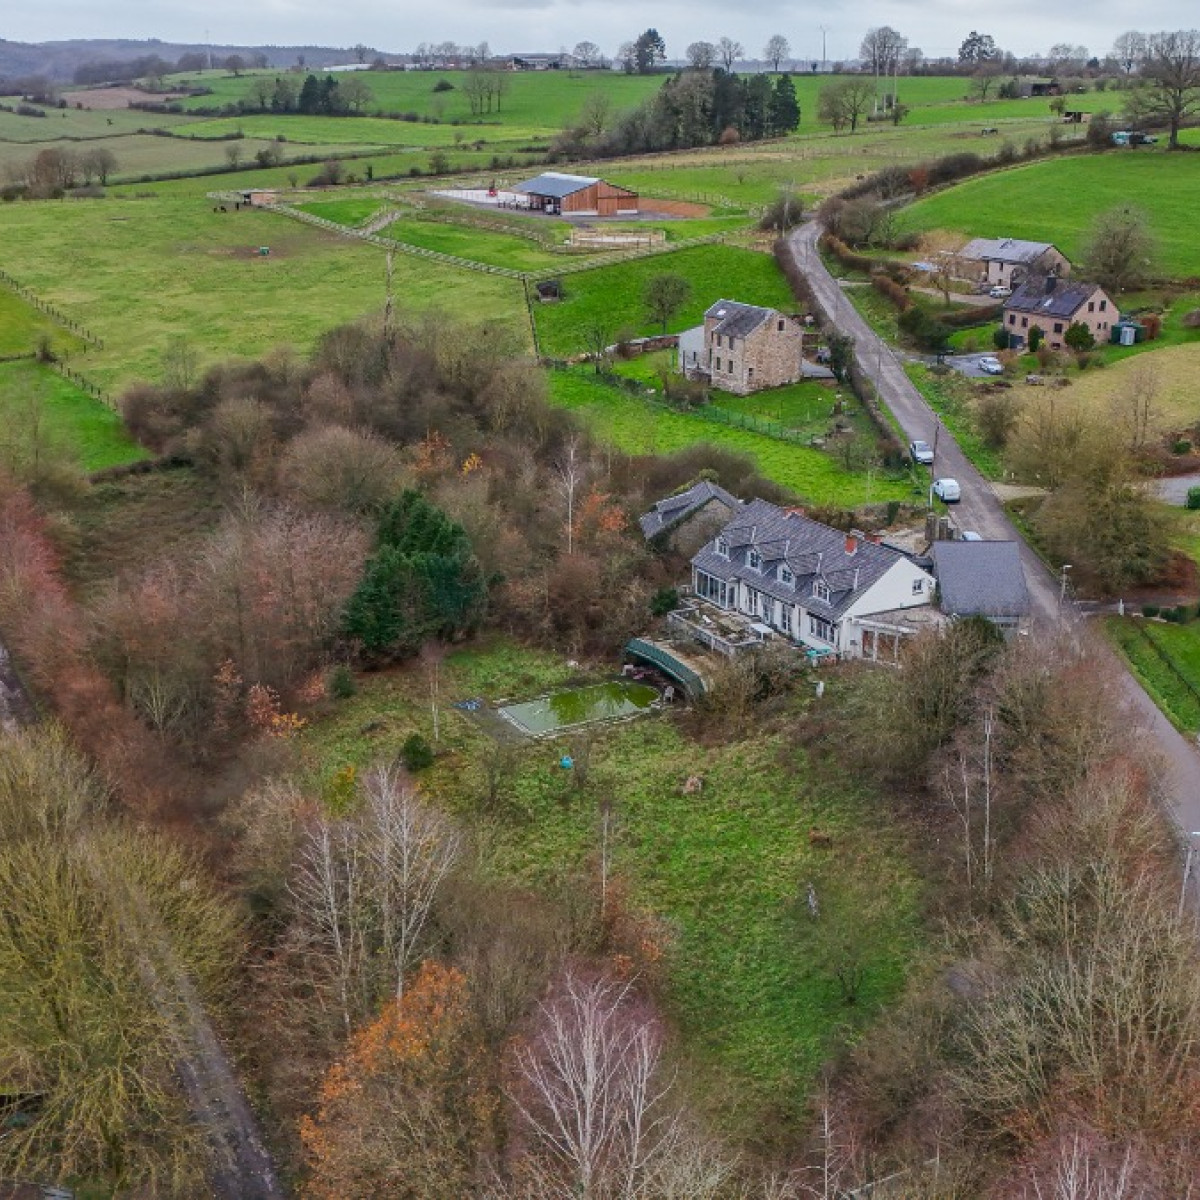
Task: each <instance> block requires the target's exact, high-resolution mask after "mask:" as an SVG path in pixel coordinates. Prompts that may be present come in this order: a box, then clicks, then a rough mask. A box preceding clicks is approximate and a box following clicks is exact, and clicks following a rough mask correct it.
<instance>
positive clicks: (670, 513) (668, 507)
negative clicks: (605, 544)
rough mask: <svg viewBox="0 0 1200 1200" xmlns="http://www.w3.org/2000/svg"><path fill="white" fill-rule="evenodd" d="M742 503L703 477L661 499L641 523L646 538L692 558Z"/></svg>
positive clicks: (656, 544) (724, 524) (664, 547)
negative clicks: (688, 486) (682, 489)
mask: <svg viewBox="0 0 1200 1200" xmlns="http://www.w3.org/2000/svg"><path fill="white" fill-rule="evenodd" d="M741 507H742V502H741V501H740V500H739V499H738V498H737V497H736V496H734V495H732V494H731V493H729V492H727V491H726V490H725V489H724V488H723V487H720V486H719V485H718V484H715V483H710V482H708V481H707V480H701V481H700V482H699V483H696V484H693V485H692V486H691V487H690V488H688V489H687V490H686V491H683V492H678V493H677V494H676V495H674V496H668V497H667V498H666V499H665V500H660V501H659V502H658V503H657V504H656V505H655V506H654V507H653V508H652V509H651V510H650V511H649V512H648V513H644V514H643V515H642V516H641V517H639V518H638V524H639V525H640V526H641V529H642V534H643V535H644V536H645V538H646V541H648V542H651V543H653V544H654V545H655V546H659V547H661V548H663V549H666V550H673V551H675V552H676V553H677V554H683V555H685V556H686V557H688V558H691V556H692V555H693V554H695V553H696V552H697V551H698V550H699V549H700V547H701V546H703V545H704V543H705V542H708V541H711V540H712V539H713V538H714V537H716V536H717V534H718V533H719V532H720V531H721V529H723V528H724V527H725V526H726V525H728V524H729V519H730V518H731V517H732V516H733V515H734V514H735V513H736V512H737V511H738V510H739V509H740V508H741Z"/></svg>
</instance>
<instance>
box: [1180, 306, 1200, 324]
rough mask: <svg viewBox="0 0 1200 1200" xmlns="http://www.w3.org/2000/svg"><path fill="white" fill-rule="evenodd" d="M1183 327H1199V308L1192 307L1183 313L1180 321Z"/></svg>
mask: <svg viewBox="0 0 1200 1200" xmlns="http://www.w3.org/2000/svg"><path fill="white" fill-rule="evenodd" d="M1181 324H1182V325H1183V327H1184V329H1200V308H1193V309H1192V310H1191V311H1190V312H1185V313H1184V314H1183V320H1182V322H1181Z"/></svg>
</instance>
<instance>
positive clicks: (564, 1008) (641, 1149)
mask: <svg viewBox="0 0 1200 1200" xmlns="http://www.w3.org/2000/svg"><path fill="white" fill-rule="evenodd" d="M662 1052H663V1033H662V1028H661V1026H660V1024H659V1022H658V1021H657V1020H656V1019H655V1017H654V1016H653V1014H652V1013H651V1012H649V1010H648V1009H647V1008H646V1007H645V1006H644V1005H643V1003H642V1002H641V1001H640V1000H639V999H638V997H637V996H636V994H635V993H634V990H633V985H632V984H631V983H623V982H619V981H617V980H615V979H612V978H608V977H605V976H586V975H584V974H583V973H581V972H579V971H577V970H573V969H569V970H568V971H567V972H566V973H565V974H564V976H563V978H562V979H561V980H560V981H559V983H558V984H557V986H556V987H555V989H554V990H553V992H552V993H551V995H550V996H549V997H548V998H547V999H546V1000H544V1001H542V1002H541V1003H540V1004H539V1005H538V1009H537V1014H536V1027H535V1030H534V1032H533V1036H532V1037H531V1038H530V1040H529V1042H528V1043H527V1044H526V1045H524V1046H523V1047H522V1048H521V1049H520V1050H519V1051H518V1053H517V1055H516V1062H515V1074H516V1083H515V1085H514V1087H513V1088H512V1089H511V1091H510V1098H511V1099H512V1101H513V1104H514V1105H515V1107H516V1110H517V1113H518V1114H519V1116H520V1118H521V1121H522V1124H523V1126H524V1129H525V1133H526V1136H527V1137H528V1139H529V1143H530V1154H529V1156H528V1161H527V1162H526V1163H525V1164H523V1166H524V1167H525V1168H526V1169H527V1170H528V1172H529V1173H530V1175H531V1178H532V1179H533V1180H534V1181H536V1184H535V1186H540V1187H545V1186H546V1185H547V1184H551V1185H552V1184H553V1183H554V1182H557V1184H558V1189H559V1190H558V1191H557V1192H556V1193H555V1194H571V1195H577V1196H581V1197H586V1198H588V1200H600V1198H601V1197H609V1196H611V1197H617V1196H621V1197H630V1198H632V1197H649V1196H656V1195H661V1192H659V1191H657V1190H656V1188H655V1182H654V1181H655V1177H656V1171H657V1168H658V1165H659V1163H660V1162H665V1161H666V1160H667V1159H669V1158H670V1157H671V1156H672V1154H673V1153H674V1151H675V1148H676V1146H677V1143H678V1139H679V1132H680V1131H679V1117H678V1114H677V1112H676V1111H675V1109H674V1108H673V1107H672V1106H671V1105H670V1103H669V1100H668V1098H669V1094H670V1091H671V1087H672V1083H673V1079H672V1078H671V1077H670V1076H669V1075H668V1074H667V1073H666V1072H665V1071H664V1070H663V1069H662V1066H661V1059H662Z"/></svg>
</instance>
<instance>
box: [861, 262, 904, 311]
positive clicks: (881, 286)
mask: <svg viewBox="0 0 1200 1200" xmlns="http://www.w3.org/2000/svg"><path fill="white" fill-rule="evenodd" d="M871 286H872V287H873V288H874V289H875V290H876V291H877V292H879V293H881V294H882V295H884V296H886V297H887V298H888V299H889V300H890V301H891V302H892V303H893V304H894V305H895V306H896V307H897V308H898V309H899V310H900V311H901V312H904V311H905V310H906V309H908V308H911V307H912V300H911V299H910V297H909V295H908V293H907V292H906V291H905V290H904V288H902V287H901V286H900V284H898V283H897V282H896V281H895V280H894V279H892V278H891V277H890V276H888V275H885V274H884V273H883V272H882V271H876V272H873V273H872V275H871Z"/></svg>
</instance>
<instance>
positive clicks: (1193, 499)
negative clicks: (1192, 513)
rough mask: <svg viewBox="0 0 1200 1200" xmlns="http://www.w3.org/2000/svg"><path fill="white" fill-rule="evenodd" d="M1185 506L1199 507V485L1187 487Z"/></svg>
mask: <svg viewBox="0 0 1200 1200" xmlns="http://www.w3.org/2000/svg"><path fill="white" fill-rule="evenodd" d="M1187 506H1188V508H1190V509H1193V510H1195V509H1198V508H1200V487H1190V488H1188V494H1187Z"/></svg>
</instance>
